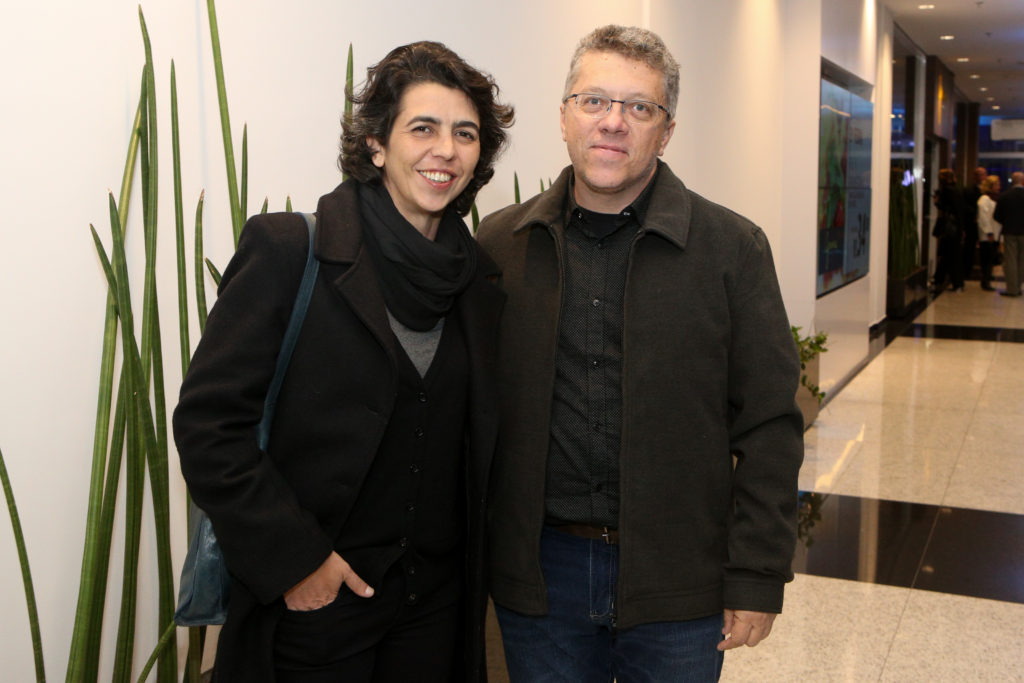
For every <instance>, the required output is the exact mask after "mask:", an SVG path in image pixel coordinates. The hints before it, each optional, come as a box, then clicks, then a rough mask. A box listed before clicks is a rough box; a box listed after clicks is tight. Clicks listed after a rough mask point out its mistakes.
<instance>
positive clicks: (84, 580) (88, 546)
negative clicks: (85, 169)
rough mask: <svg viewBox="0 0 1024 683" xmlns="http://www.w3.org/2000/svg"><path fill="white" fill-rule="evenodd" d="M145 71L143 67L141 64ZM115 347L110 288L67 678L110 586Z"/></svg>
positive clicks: (127, 191)
mask: <svg viewBox="0 0 1024 683" xmlns="http://www.w3.org/2000/svg"><path fill="white" fill-rule="evenodd" d="M143 71H145V70H143ZM145 80H146V79H145V74H143V77H142V84H141V87H140V92H139V104H138V107H137V108H136V110H135V120H134V122H133V124H132V130H131V134H130V135H129V138H128V152H127V158H126V159H125V164H124V173H123V174H122V176H121V192H120V197H121V201H120V204H119V206H120V210H119V212H118V226H119V229H120V231H121V234H122V235H124V232H125V230H126V227H127V221H128V218H127V216H128V198H129V197H130V196H131V188H132V180H133V178H134V177H135V163H136V159H137V158H138V155H139V143H140V140H141V132H142V118H143V115H144V111H145V107H146V84H145ZM116 350H117V305H116V300H115V298H114V295H113V294H112V293H110V294H108V296H107V302H106V318H105V321H104V326H103V350H102V352H101V357H100V380H99V382H100V385H99V396H98V398H97V405H96V423H95V431H94V434H93V455H92V473H91V475H90V481H89V504H88V512H87V513H86V530H85V543H84V548H83V550H82V568H81V575H80V578H79V590H78V603H77V606H76V609H75V624H74V628H73V631H72V636H71V646H70V648H69V654H68V666H67V680H69V681H80V680H89V678H87V677H86V676H87V674H86V672H87V671H89V670H90V669H94V668H95V667H94V666H92V665H91V664H90V660H93V661H98V653H94V652H93V651H91V650H90V649H89V643H90V642H99V639H100V638H99V636H100V632H101V629H102V621H103V604H104V599H105V591H106V571H105V570H104V571H102V573H100V572H98V571H97V564H98V563H100V562H105V561H104V558H103V557H102V553H100V552H97V550H96V543H97V536H98V535H99V534H100V533H101V532H100V527H99V524H100V522H99V518H100V510H101V508H102V505H103V488H104V487H103V476H104V474H103V473H104V469H105V468H106V464H107V445H108V438H109V434H110V408H111V398H112V396H113V384H114V380H113V378H114V357H115V353H116Z"/></svg>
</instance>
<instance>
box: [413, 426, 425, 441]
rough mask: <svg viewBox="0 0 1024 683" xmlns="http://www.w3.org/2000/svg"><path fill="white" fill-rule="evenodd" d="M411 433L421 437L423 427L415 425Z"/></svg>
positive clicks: (418, 437)
mask: <svg viewBox="0 0 1024 683" xmlns="http://www.w3.org/2000/svg"><path fill="white" fill-rule="evenodd" d="M413 434H415V435H416V438H417V439H422V438H423V434H424V431H423V427H417V428H416V429H415V431H413Z"/></svg>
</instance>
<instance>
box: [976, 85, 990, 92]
mask: <svg viewBox="0 0 1024 683" xmlns="http://www.w3.org/2000/svg"><path fill="white" fill-rule="evenodd" d="M978 90H980V91H981V92H988V88H986V87H985V86H981V87H980V88H978Z"/></svg>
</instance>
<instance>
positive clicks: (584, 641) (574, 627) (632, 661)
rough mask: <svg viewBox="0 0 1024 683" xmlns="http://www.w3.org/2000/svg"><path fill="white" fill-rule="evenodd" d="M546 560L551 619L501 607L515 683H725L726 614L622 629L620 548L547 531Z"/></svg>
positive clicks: (543, 553) (544, 538)
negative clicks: (722, 644) (618, 619)
mask: <svg viewBox="0 0 1024 683" xmlns="http://www.w3.org/2000/svg"><path fill="white" fill-rule="evenodd" d="M540 557H541V566H542V568H543V570H544V583H545V585H546V587H547V593H548V613H547V614H546V615H545V616H540V617H531V616H525V615H522V614H518V613H517V612H513V611H511V610H508V609H505V608H504V607H501V606H500V605H496V606H495V607H496V611H497V614H498V623H499V624H500V626H501V637H502V641H503V642H504V645H505V661H506V663H507V665H508V673H509V678H510V679H511V681H512V683H611V681H612V680H614V681H616V683H677V682H678V683H683V682H687V683H690V682H693V683H697V682H701V683H703V682H706V681H717V680H718V677H719V675H720V674H721V672H722V657H723V653H721V652H719V651H718V650H717V649H715V646H716V645H717V644H718V643H719V641H721V639H722V615H721V614H716V615H712V616H710V617H705V618H702V619H693V620H690V621H676V622H672V621H670V622H659V623H653V624H641V625H639V626H633V627H632V628H627V629H618V628H616V625H615V583H616V579H617V576H618V569H619V548H618V546H616V545H607V544H605V542H604V541H601V540H589V539H585V538H579V537H576V536H570V535H568V534H565V533H562V532H559V531H557V530H555V529H552V528H550V527H545V528H544V532H543V533H542V535H541V541H540Z"/></svg>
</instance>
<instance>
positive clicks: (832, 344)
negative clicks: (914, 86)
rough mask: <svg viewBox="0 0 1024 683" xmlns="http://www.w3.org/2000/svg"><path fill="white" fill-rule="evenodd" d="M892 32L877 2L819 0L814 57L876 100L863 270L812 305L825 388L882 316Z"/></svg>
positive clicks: (848, 371)
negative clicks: (822, 349)
mask: <svg viewBox="0 0 1024 683" xmlns="http://www.w3.org/2000/svg"><path fill="white" fill-rule="evenodd" d="M891 37H892V20H891V18H889V16H888V13H887V12H885V10H884V9H881V8H880V3H878V2H877V0H822V2H821V56H822V57H824V58H825V59H827V60H829V61H830V62H832V63H834V64H836V65H837V66H839V67H841V68H843V69H845V70H846V71H848V72H850V73H852V74H853V75H855V76H857V77H858V78H860V79H862V80H863V81H865V82H867V83H869V84H871V85H872V86H874V88H873V91H872V96H871V100H872V102H873V103H874V105H875V106H874V125H873V140H872V151H873V154H872V160H871V164H872V171H871V177H872V187H871V194H872V201H871V237H870V240H871V247H870V255H869V259H870V260H869V266H868V270H869V272H868V275H867V276H866V277H863V278H861V279H859V280H856V281H855V282H852V283H850V284H848V285H846V286H844V287H843V288H841V289H839V290H836V291H834V292H831V293H829V294H827V295H825V296H823V297H822V298H820V299H818V300H817V302H816V304H815V315H814V329H816V330H819V331H820V330H823V331H826V332H828V335H829V341H828V348H829V351H828V353H826V354H824V355H823V356H822V357H821V365H820V373H821V376H820V379H819V385H820V386H821V388H822V390H823V391H825V392H826V393H827V394H828V393H830V392H834V391H835V390H836V389H837V388H839V387H841V386H842V384H844V383H845V382H846V381H847V380H849V379H850V377H851V376H852V375H853V374H854V373H855V372H856V371H857V370H858V369H859V367H860V365H861V364H862V363H863V361H864V360H865V358H866V357H867V354H868V342H869V328H870V327H871V325H872V324H874V323H876V322H878V321H879V320H881V319H882V318H883V317H884V315H885V277H886V268H887V251H886V250H887V246H888V225H889V218H888V215H889V211H888V197H889V191H888V187H889V173H888V168H889V140H890V134H889V126H890V121H889V114H890V113H891V109H892V92H891V90H892V81H891V79H892V76H891V71H892V67H891V61H892V58H891V54H892V48H891ZM880 38H882V44H881V45H880V42H879V39H880ZM883 60H885V64H883V63H882V62H883ZM885 69H888V71H887V72H886V71H885ZM886 74H888V75H886ZM880 79H881V80H880ZM883 200H884V201H883Z"/></svg>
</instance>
